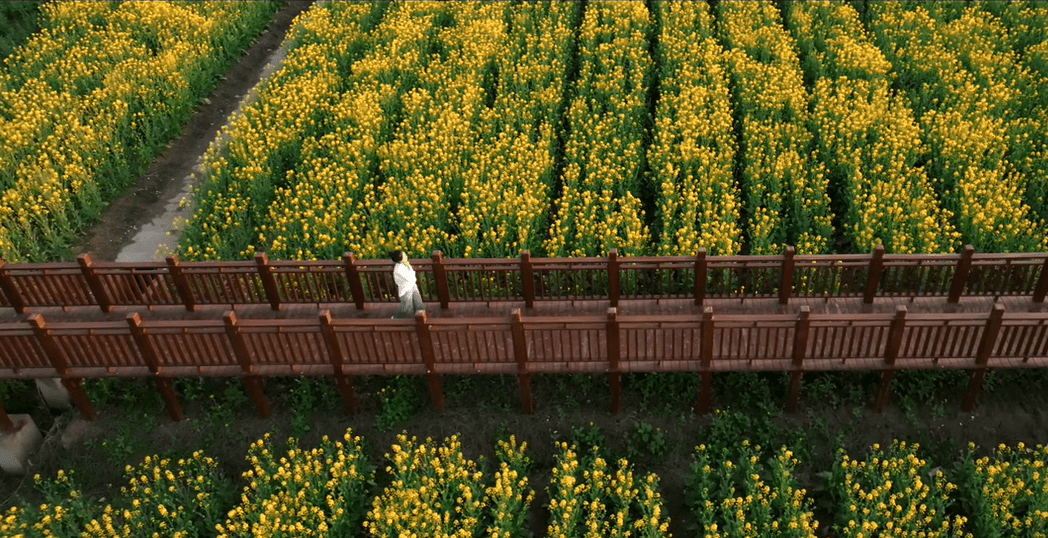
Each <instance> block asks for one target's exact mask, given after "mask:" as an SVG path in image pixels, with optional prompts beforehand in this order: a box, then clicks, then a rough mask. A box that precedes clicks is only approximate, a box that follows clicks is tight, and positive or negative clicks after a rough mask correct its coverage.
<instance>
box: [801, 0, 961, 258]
mask: <svg viewBox="0 0 1048 538" xmlns="http://www.w3.org/2000/svg"><path fill="white" fill-rule="evenodd" d="M787 19H788V22H789V24H790V26H791V27H793V28H795V32H796V34H797V41H798V44H799V45H800V48H801V50H802V51H805V56H806V57H807V58H808V64H807V65H808V69H809V73H810V76H811V77H812V78H813V79H815V81H816V82H815V90H814V92H813V97H812V100H813V116H814V117H813V119H814V123H815V125H817V126H818V132H819V136H818V138H819V145H820V149H821V153H822V158H823V160H824V162H826V163H827V165H828V166H829V168H830V170H831V171H832V172H833V174H834V175H835V176H837V177H839V178H841V186H840V193H841V196H842V197H843V198H844V200H843V201H844V202H845V207H847V212H846V215H845V218H844V219H843V220H844V222H845V225H846V227H845V230H844V232H845V234H846V235H847V236H848V237H849V239H850V240H851V242H852V247H853V249H854V250H858V251H863V252H868V251H870V250H872V249H873V248H874V247H876V246H877V245H884V247H885V249H887V250H888V251H889V252H897V253H906V254H908V253H933V252H945V251H951V250H953V248H954V246H955V245H956V244H957V239H958V237H959V235H958V234H957V233H956V232H955V231H954V227H953V225H952V224H951V223H950V221H949V218H950V216H951V214H950V212H949V211H947V210H944V209H943V208H941V207H940V204H939V201H938V198H937V197H936V195H935V191H934V189H933V188H932V185H931V182H930V181H929V179H928V177H927V175H926V172H925V170H924V169H923V168H921V167H920V166H918V161H919V160H920V159H921V158H922V156H923V155H924V154H925V153H926V151H927V147H926V145H925V144H924V143H923V142H922V133H921V129H920V127H919V126H918V125H917V123H916V122H915V121H914V119H913V112H912V111H911V110H910V108H909V107H908V106H907V105H906V103H905V102H903V100H902V99H900V98H899V97H898V96H897V95H894V94H893V92H892V91H891V81H892V78H893V74H892V72H891V67H892V65H891V63H889V62H888V60H887V59H886V58H885V56H884V55H883V54H882V53H881V52H880V51H879V50H878V49H877V47H875V46H874V45H873V42H872V41H871V39H870V38H869V37H868V36H867V35H866V33H865V32H864V31H863V26H862V23H861V22H860V21H859V16H858V13H857V12H856V11H855V9H854V8H852V7H851V5H849V4H844V3H837V2H824V3H812V4H807V3H805V4H803V5H802V4H791V5H790V6H789V10H788V15H787Z"/></svg>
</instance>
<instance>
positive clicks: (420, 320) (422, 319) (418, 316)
mask: <svg viewBox="0 0 1048 538" xmlns="http://www.w3.org/2000/svg"><path fill="white" fill-rule="evenodd" d="M415 331H416V333H417V334H418V345H419V351H420V352H421V354H422V360H423V362H425V363H426V383H427V384H428V385H429V397H430V400H432V401H433V408H434V409H436V410H437V411H443V410H444V392H443V391H442V390H441V389H440V374H438V373H437V372H436V368H437V358H436V353H435V352H434V349H433V335H431V334H430V333H429V323H427V322H426V312H425V311H424V310H419V311H418V312H415Z"/></svg>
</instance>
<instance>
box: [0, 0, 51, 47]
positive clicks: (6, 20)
mask: <svg viewBox="0 0 1048 538" xmlns="http://www.w3.org/2000/svg"><path fill="white" fill-rule="evenodd" d="M42 3H43V2H0V28H3V29H4V31H3V33H0V61H3V59H4V58H7V57H8V56H9V55H10V54H11V52H12V51H14V49H15V48H16V47H19V46H21V45H22V44H23V43H25V40H26V39H27V38H28V37H29V36H30V35H31V34H33V32H36V31H38V30H39V29H40V21H39V19H40V5H41V4H42Z"/></svg>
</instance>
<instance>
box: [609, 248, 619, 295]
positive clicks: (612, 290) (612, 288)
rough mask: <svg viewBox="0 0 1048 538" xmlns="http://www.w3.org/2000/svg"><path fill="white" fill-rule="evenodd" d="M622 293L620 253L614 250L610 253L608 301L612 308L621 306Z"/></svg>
mask: <svg viewBox="0 0 1048 538" xmlns="http://www.w3.org/2000/svg"><path fill="white" fill-rule="evenodd" d="M620 292H621V289H620V282H619V251H618V249H614V248H613V249H611V250H610V251H608V301H609V302H610V303H611V306H612V308H614V307H617V306H619V294H620Z"/></svg>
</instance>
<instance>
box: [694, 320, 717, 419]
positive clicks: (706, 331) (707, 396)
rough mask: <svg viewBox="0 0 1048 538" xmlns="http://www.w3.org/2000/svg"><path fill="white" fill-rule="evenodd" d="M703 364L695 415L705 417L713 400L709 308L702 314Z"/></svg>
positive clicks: (711, 332) (711, 335) (711, 327)
mask: <svg viewBox="0 0 1048 538" xmlns="http://www.w3.org/2000/svg"><path fill="white" fill-rule="evenodd" d="M701 338H702V363H701V372H700V374H699V377H700V379H699V399H698V401H697V402H696V403H695V413H697V414H700V415H704V414H706V413H709V412H710V402H711V401H712V400H713V398H712V394H711V391H712V390H713V370H712V367H713V307H712V306H707V307H706V309H705V310H704V311H703V312H702V335H701Z"/></svg>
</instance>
